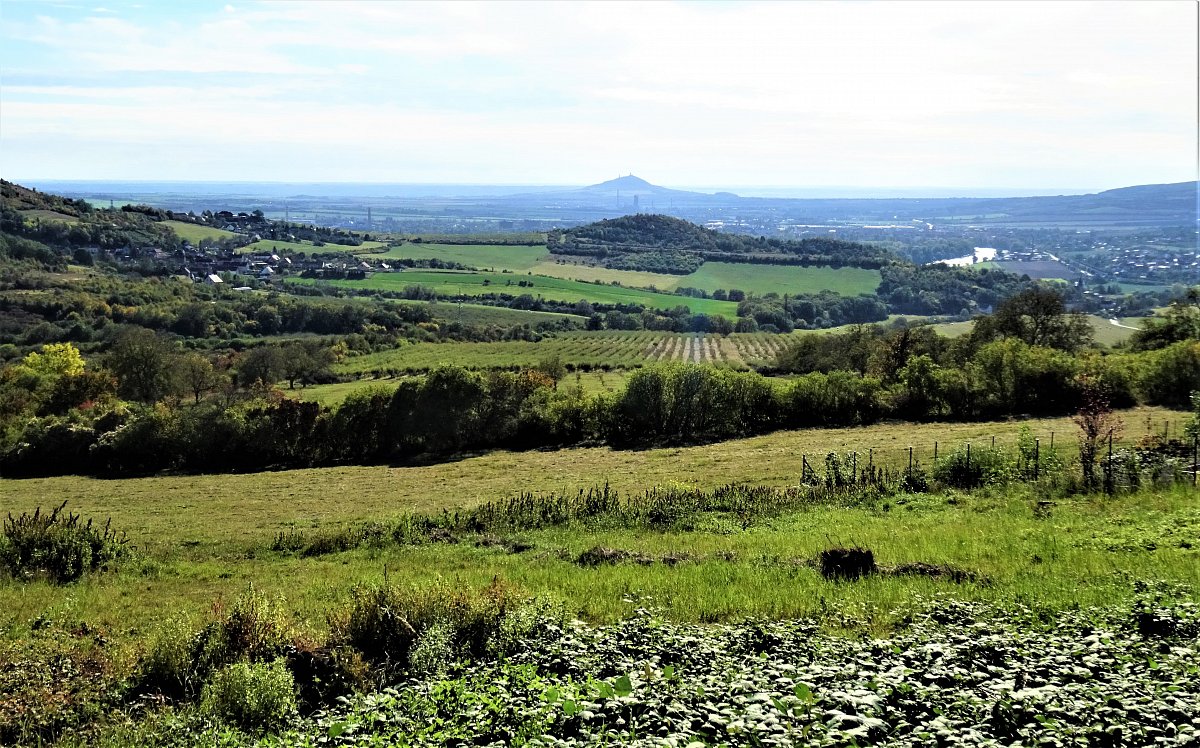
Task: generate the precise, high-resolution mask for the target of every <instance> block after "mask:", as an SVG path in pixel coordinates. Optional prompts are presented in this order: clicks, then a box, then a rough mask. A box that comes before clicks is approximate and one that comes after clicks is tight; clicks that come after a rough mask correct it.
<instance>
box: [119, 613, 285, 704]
mask: <svg viewBox="0 0 1200 748" xmlns="http://www.w3.org/2000/svg"><path fill="white" fill-rule="evenodd" d="M214 614H215V618H216V620H213V621H211V622H209V623H208V624H207V625H206V626H204V627H203V628H202V629H200V631H198V632H194V633H193V631H192V629H191V628H190V626H189V625H188V624H187V622H186V621H183V620H178V619H176V620H172V621H169V622H168V623H166V624H165V625H164V626H163V627H162V628H161V629H160V630H159V631H158V633H157V634H156V636H155V637H154V639H153V640H152V642H151V646H150V648H149V649H148V650H147V653H146V655H145V657H144V658H143V660H142V663H141V667H140V673H139V677H138V680H139V682H140V687H141V689H142V690H146V691H152V692H157V693H161V694H164V695H166V696H171V697H174V698H191V697H193V696H195V695H196V693H197V691H198V690H199V686H200V684H202V683H204V682H205V681H206V680H208V678H209V676H210V675H211V674H212V673H213V672H214V671H216V670H218V669H220V668H222V667H224V666H226V665H229V664H232V663H236V662H269V661H273V660H275V659H276V658H278V657H280V656H282V655H283V654H284V653H285V652H286V651H287V649H288V646H289V644H290V643H291V628H290V626H289V625H288V623H287V621H286V620H285V618H284V617H283V614H282V612H281V611H280V610H279V607H278V605H276V604H275V603H274V602H273V601H271V600H270V599H268V598H267V597H266V596H265V595H263V594H261V593H258V592H255V591H254V590H253V589H251V590H250V591H249V592H247V593H246V594H245V595H243V596H241V597H239V598H238V599H237V600H235V601H234V603H233V605H232V606H230V608H229V610H228V612H226V611H225V610H224V608H223V606H221V605H219V604H218V605H217V606H216V607H215V608H214Z"/></svg>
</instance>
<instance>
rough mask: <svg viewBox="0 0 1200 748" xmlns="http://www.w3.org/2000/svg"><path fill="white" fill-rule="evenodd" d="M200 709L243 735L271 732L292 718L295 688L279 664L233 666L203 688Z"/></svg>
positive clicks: (222, 669)
mask: <svg viewBox="0 0 1200 748" xmlns="http://www.w3.org/2000/svg"><path fill="white" fill-rule="evenodd" d="M201 708H202V709H203V710H204V711H206V712H209V713H211V714H212V715H214V716H216V717H218V718H220V719H221V720H223V721H225V722H227V723H229V724H232V725H236V726H238V727H240V728H242V729H243V730H246V731H247V732H271V731H274V730H277V729H278V728H280V727H282V726H283V725H284V724H286V723H287V721H288V720H289V719H291V718H292V716H293V715H295V714H296V684H295V681H294V680H293V679H292V674H291V672H289V671H288V669H287V666H286V665H285V664H284V663H283V661H282V660H275V661H274V662H271V663H263V662H258V663H245V662H238V663H234V664H232V665H227V666H225V667H224V668H221V669H220V670H218V671H216V672H215V673H214V674H213V676H212V678H211V679H210V680H209V681H208V683H207V684H205V686H204V695H203V697H202V699H201Z"/></svg>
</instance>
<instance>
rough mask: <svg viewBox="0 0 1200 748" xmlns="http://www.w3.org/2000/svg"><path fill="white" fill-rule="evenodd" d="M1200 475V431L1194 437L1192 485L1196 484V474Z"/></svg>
mask: <svg viewBox="0 0 1200 748" xmlns="http://www.w3.org/2000/svg"><path fill="white" fill-rule="evenodd" d="M1197 475H1200V431H1197V433H1196V435H1195V436H1193V437H1192V485H1193V486H1194V485H1196V476H1197Z"/></svg>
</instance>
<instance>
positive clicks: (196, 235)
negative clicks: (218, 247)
mask: <svg viewBox="0 0 1200 748" xmlns="http://www.w3.org/2000/svg"><path fill="white" fill-rule="evenodd" d="M161 225H163V226H166V227H168V228H169V229H171V230H172V231H174V232H175V235H176V236H178V237H179V238H180V239H183V240H185V241H189V242H191V243H192V244H199V243H200V242H202V241H204V240H205V239H208V240H211V241H214V242H216V241H220V240H222V239H232V238H233V237H235V236H238V235H237V234H235V233H234V232H232V231H226V230H225V229H217V228H213V227H212V226H198V225H196V224H194V223H188V222H187V221H163V222H162V224H161Z"/></svg>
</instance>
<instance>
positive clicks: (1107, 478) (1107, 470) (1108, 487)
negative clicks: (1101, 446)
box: [1104, 429, 1115, 496]
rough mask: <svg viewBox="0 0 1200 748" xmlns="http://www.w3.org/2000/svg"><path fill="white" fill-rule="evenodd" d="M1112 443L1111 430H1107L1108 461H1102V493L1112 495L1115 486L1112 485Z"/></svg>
mask: <svg viewBox="0 0 1200 748" xmlns="http://www.w3.org/2000/svg"><path fill="white" fill-rule="evenodd" d="M1112 443H1113V430H1112V429H1109V430H1108V459H1107V460H1105V461H1104V493H1106V494H1108V495H1109V496H1111V495H1112V493H1113V490H1114V488H1115V486H1114V485H1113V474H1112Z"/></svg>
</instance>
